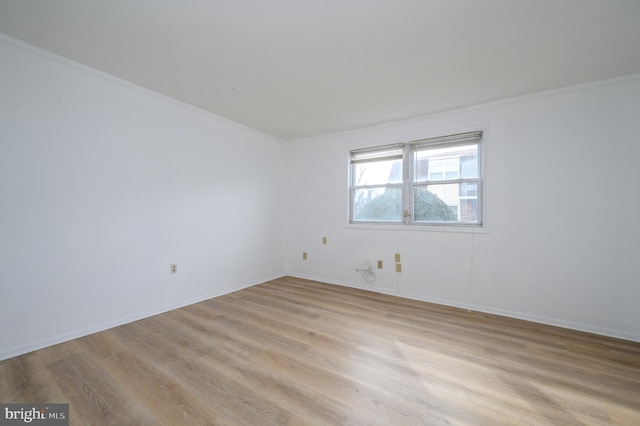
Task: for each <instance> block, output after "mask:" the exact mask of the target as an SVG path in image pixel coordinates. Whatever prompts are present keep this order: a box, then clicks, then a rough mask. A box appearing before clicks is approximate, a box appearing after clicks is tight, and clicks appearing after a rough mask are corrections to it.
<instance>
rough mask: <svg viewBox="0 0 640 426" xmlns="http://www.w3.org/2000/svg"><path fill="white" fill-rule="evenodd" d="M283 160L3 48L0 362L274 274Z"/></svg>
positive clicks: (193, 114) (36, 56)
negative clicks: (174, 271) (172, 270)
mask: <svg viewBox="0 0 640 426" xmlns="http://www.w3.org/2000/svg"><path fill="white" fill-rule="evenodd" d="M285 150H286V144H285V143H284V142H283V141H281V140H279V139H277V138H274V137H271V136H267V135H264V134H262V133H259V132H257V131H255V130H252V129H249V128H247V127H244V126H241V125H239V124H236V123H233V122H231V121H229V120H225V119H222V118H219V117H215V116H213V115H211V114H206V113H204V112H202V111H199V110H196V109H193V108H191V107H188V106H186V105H182V104H180V103H178V102H176V101H171V100H169V99H166V98H163V97H161V96H159V95H156V94H153V93H151V92H147V91H145V90H143V89H141V88H138V87H135V86H133V85H130V84H128V83H125V82H122V81H119V80H117V79H115V78H113V77H109V76H107V75H103V74H101V73H99V72H97V71H93V70H90V69H88V68H86V67H83V66H80V65H77V64H74V63H71V62H69V61H66V60H63V59H62V58H59V57H56V56H55V55H52V54H49V53H47V52H44V51H40V50H38V49H35V48H32V47H29V46H27V45H24V44H22V43H20V42H17V41H15V40H12V39H9V38H0V206H1V207H0V283H1V284H0V359H4V358H7V357H10V356H13V355H17V354H20V353H25V352H28V351H30V350H33V349H37V348H40V347H44V346H47V345H50V344H53V343H58V342H60V341H63V340H67V339H70V338H73V337H77V336H80V335H83V334H87V333H89V332H93V331H97V330H101V329H104V328H108V327H110V326H113V325H117V324H120V323H124V322H127V321H130V320H133V319H138V318H141V317H144V316H148V315H151V314H154V313H157V312H161V311H164V310H168V309H170V308H173V307H177V306H181V305H184V304H188V303H190V302H194V301H197V300H201V299H206V298H209V297H211V296H215V295H219V294H223V293H226V292H230V291H232V290H236V289H239V288H242V287H245V286H248V285H252V284H255V283H259V282H263V281H265V280H267V279H271V278H274V277H277V276H281V275H282V274H283V272H284V256H283V254H282V253H283V238H282V236H283V230H282V213H283V212H282V201H283V197H284V190H283V187H284V186H285V185H284V184H285V182H284V179H285V172H284V171H283V170H284V168H285V167H284V164H285V161H286V151H285ZM171 263H177V264H178V273H177V274H175V275H170V274H169V265H170V264H171Z"/></svg>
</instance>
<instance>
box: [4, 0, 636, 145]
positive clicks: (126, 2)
mask: <svg viewBox="0 0 640 426" xmlns="http://www.w3.org/2000/svg"><path fill="white" fill-rule="evenodd" d="M0 32H2V33H5V34H7V35H9V36H12V37H15V38H18V39H21V40H23V41H26V42H28V43H31V44H33V45H36V46H39V47H42V48H44V49H47V50H49V51H52V52H55V53H57V54H60V55H62V56H65V57H67V58H70V59H72V60H75V61H77V62H80V63H82V64H85V65H88V66H91V67H93V68H96V69H98V70H101V71H104V72H107V73H109V74H112V75H114V76H117V77H120V78H122V79H125V80H128V81H130V82H133V83H135V84H137V85H140V86H143V87H146V88H148V89H151V90H154V91H156V92H160V93H163V94H165V95H168V96H171V97H173V98H175V99H178V100H181V101H183V102H186V103H189V104H192V105H194V106H197V107H200V108H202V109H204V110H207V111H211V112H213V113H216V114H218V115H222V116H225V117H228V118H230V119H232V120H235V121H238V122H241V123H244V124H247V125H249V126H251V127H254V128H256V129H259V130H262V131H264V132H266V133H270V134H272V135H276V136H279V137H282V138H284V139H287V140H293V139H298V138H303V137H309V136H315V135H321V134H327V133H331V132H335V131H340V130H346V129H352V128H357V127H362V126H366V125H372V124H378V123H383V122H388V121H393V120H398V119H405V118H410V117H415V116H419V115H424V114H429V113H434V112H439V111H444V110H448V109H452V108H458V107H463V106H467V105H473V104H478V103H483V102H487V101H491V100H495V99H501V98H505V97H510V96H514V95H521V94H526V93H532V92H537V91H541V90H546V89H552V88H557V87H563V86H568V85H572V84H577V83H583V82H588V81H593V80H598V79H603V78H608V77H614V76H619V75H625V74H632V73H638V72H640V0H315V1H313V0H55V1H54V0H0Z"/></svg>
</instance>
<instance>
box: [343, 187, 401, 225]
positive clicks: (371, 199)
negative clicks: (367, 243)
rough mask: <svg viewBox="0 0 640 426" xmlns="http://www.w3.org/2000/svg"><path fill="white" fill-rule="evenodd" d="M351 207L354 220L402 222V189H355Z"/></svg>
mask: <svg viewBox="0 0 640 426" xmlns="http://www.w3.org/2000/svg"><path fill="white" fill-rule="evenodd" d="M353 207H354V219H355V220H368V221H385V222H400V221H401V220H402V189H401V188H360V189H356V190H355V193H354V200H353Z"/></svg>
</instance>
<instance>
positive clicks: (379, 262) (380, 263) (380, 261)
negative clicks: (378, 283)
mask: <svg viewBox="0 0 640 426" xmlns="http://www.w3.org/2000/svg"><path fill="white" fill-rule="evenodd" d="M378 269H382V260H378Z"/></svg>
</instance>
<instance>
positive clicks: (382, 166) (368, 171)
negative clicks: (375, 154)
mask: <svg viewBox="0 0 640 426" xmlns="http://www.w3.org/2000/svg"><path fill="white" fill-rule="evenodd" d="M353 171H354V174H353V178H354V183H355V186H362V185H381V184H385V183H401V182H402V159H400V158H398V159H391V160H388V159H384V160H379V161H370V162H364V163H355V164H354V167H353Z"/></svg>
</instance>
